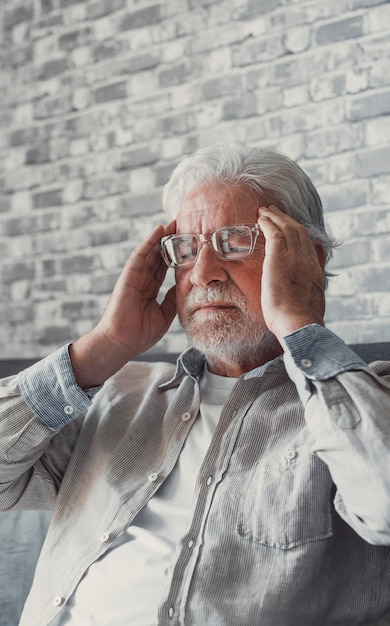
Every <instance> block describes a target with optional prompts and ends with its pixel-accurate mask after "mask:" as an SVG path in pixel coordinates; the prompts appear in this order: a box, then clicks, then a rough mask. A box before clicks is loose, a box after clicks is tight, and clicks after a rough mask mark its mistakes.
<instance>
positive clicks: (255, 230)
mask: <svg viewBox="0 0 390 626" xmlns="http://www.w3.org/2000/svg"><path fill="white" fill-rule="evenodd" d="M237 226H247V227H248V228H249V230H250V235H251V246H250V249H249V252H248V253H246V254H245V255H244V256H242V257H238V258H232V259H229V258H227V257H225V256H223V255H222V254H220V253H219V252H218V250H217V249H216V247H215V245H214V243H213V241H215V235H216V233H218V232H219V231H221V230H227V229H229V228H235V227H237ZM259 234H260V227H259V225H258V224H228V225H226V226H220V227H219V228H216V229H215V230H212V231H211V233H210V234H209V236H208V237H206V235H203V233H180V234H178V233H175V234H173V235H167V236H165V237H162V238H161V239H160V252H161V255H162V257H163V259H164V261H165V263H166V264H167V265H168V267H173V268H174V269H180V268H183V267H191V266H192V265H195V263H196V262H197V260H198V258H199V254H200V250H201V248H202V246H203V244H205V243H208V244H209V246H210V248H211V249H212V251H213V252H214V254H215V256H217V257H218V258H219V259H221V260H222V261H241V260H242V259H247V258H248V257H249V256H251V254H253V252H254V249H255V245H256V241H257V238H258V236H259ZM176 237H195V239H196V241H197V242H198V250H197V253H196V256H194V258H193V259H192V261H190V262H189V263H184V264H183V265H178V264H177V263H175V262H174V261H171V260H170V257H169V255H168V253H167V251H166V247H165V242H166V241H169V240H171V239H174V238H176Z"/></svg>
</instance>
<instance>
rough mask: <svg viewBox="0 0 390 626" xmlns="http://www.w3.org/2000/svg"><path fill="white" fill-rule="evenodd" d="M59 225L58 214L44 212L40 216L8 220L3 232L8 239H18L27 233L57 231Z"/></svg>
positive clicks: (26, 216)
mask: <svg viewBox="0 0 390 626" xmlns="http://www.w3.org/2000/svg"><path fill="white" fill-rule="evenodd" d="M60 224H61V221H60V216H59V215H58V213H46V212H45V213H44V214H42V215H33V216H31V215H23V216H21V217H13V218H11V219H9V220H8V221H7V222H6V224H5V232H6V234H7V235H8V236H9V237H18V236H21V235H26V234H29V233H37V232H48V231H52V230H57V229H58V228H59V227H60Z"/></svg>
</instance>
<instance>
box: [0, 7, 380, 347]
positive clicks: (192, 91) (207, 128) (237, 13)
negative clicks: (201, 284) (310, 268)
mask: <svg viewBox="0 0 390 626" xmlns="http://www.w3.org/2000/svg"><path fill="white" fill-rule="evenodd" d="M0 12H1V30H2V42H3V43H2V62H3V63H2V64H3V73H2V82H1V87H0V89H1V94H0V96H1V98H0V99H1V103H2V104H1V106H2V114H1V122H0V123H1V139H0V162H1V168H0V181H1V194H2V195H1V202H0V271H1V300H0V315H1V325H0V351H1V355H2V358H4V357H18V356H24V357H28V356H33V357H36V356H41V355H44V354H46V353H47V352H49V351H50V350H51V349H53V348H55V347H57V346H59V345H61V344H62V343H63V342H65V341H68V340H72V339H74V338H75V337H77V336H78V335H79V334H80V333H83V332H85V331H86V330H88V329H89V328H90V327H91V326H92V325H93V324H94V323H95V322H96V320H97V319H98V318H99V316H100V314H101V311H102V310H103V308H104V306H105V303H106V301H107V297H108V294H109V293H110V291H111V289H112V286H113V284H114V281H115V279H116V277H117V276H118V273H119V271H120V268H121V266H122V264H123V262H124V259H125V258H126V257H127V255H128V254H129V252H130V251H131V249H132V248H133V247H134V245H135V244H136V243H137V241H139V239H140V238H141V237H142V234H143V232H145V230H149V229H150V228H151V226H153V225H155V224H156V223H158V222H160V221H161V220H163V219H164V217H163V215H162V213H161V210H160V192H161V187H162V185H163V184H164V183H165V181H166V180H167V178H168V176H169V174H170V172H171V170H172V168H173V167H174V165H175V164H176V163H177V161H178V160H179V159H180V158H181V157H182V156H183V155H184V154H186V153H188V152H191V151H192V150H194V149H196V148H197V147H200V146H203V145H206V144H209V143H211V142H213V141H214V138H215V136H216V135H217V136H221V137H222V138H225V139H227V140H237V141H246V142H249V143H251V144H255V145H263V146H270V147H273V148H276V149H279V150H282V151H284V152H286V153H287V154H289V155H290V156H291V157H292V158H294V159H296V160H298V162H299V163H300V164H301V165H302V167H303V168H304V169H305V170H306V171H307V172H308V173H309V175H310V176H311V177H312V178H313V180H314V182H315V183H316V185H317V186H318V189H319V191H320V193H321V195H322V198H323V201H324V205H325V211H326V221H327V224H328V227H329V230H330V231H331V233H332V234H333V236H336V237H337V238H338V239H340V240H342V241H343V242H344V243H343V246H342V247H340V248H339V249H338V250H337V252H336V257H335V260H334V262H333V264H332V268H333V271H334V272H336V273H337V274H338V276H337V278H334V279H333V280H332V281H331V285H330V288H329V292H328V310H327V321H328V324H329V326H330V327H331V328H332V329H334V330H335V331H336V332H338V333H339V334H340V335H341V336H342V337H343V338H344V339H346V340H347V341H351V342H354V341H375V340H376V341H380V340H384V339H390V330H389V314H390V293H389V287H390V200H389V191H388V190H389V183H390V145H389V138H390V116H389V113H390V64H389V51H390V4H389V3H388V2H383V1H379V0H328V1H327V2H324V1H323V0H165V1H164V2H163V1H160V2H159V1H158V0H149V1H146V0H88V1H77V0H22V1H19V0H2V2H1V4H0ZM184 345H185V339H184V337H183V334H182V333H181V330H180V327H179V325H178V324H177V323H176V322H175V323H174V325H173V327H172V329H171V331H170V332H169V334H168V335H167V337H165V338H164V339H163V340H162V342H161V344H160V345H159V348H161V350H179V349H181V348H182V347H183V346H184Z"/></svg>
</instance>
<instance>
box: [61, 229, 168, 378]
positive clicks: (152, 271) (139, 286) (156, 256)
mask: <svg viewBox="0 0 390 626" xmlns="http://www.w3.org/2000/svg"><path fill="white" fill-rule="evenodd" d="M174 232H175V221H172V222H170V223H169V224H168V226H166V227H164V226H161V225H159V226H157V227H156V228H155V229H154V230H153V232H152V233H151V234H150V235H149V236H148V237H147V238H146V239H145V240H144V241H143V242H142V243H141V244H140V245H139V246H138V247H137V248H136V249H135V250H134V252H133V253H132V254H131V255H130V257H129V258H128V260H127V262H126V265H125V267H124V269H123V271H122V273H121V275H120V277H119V279H118V281H117V283H116V285H115V287H114V290H113V293H112V295H111V297H110V300H109V302H108V305H107V308H106V309H105V311H104V313H103V316H102V318H101V320H100V321H99V322H98V324H97V325H96V326H95V328H93V329H92V330H91V331H90V332H89V333H87V334H86V335H84V336H83V337H81V338H80V339H78V340H77V341H76V342H75V343H74V344H72V346H71V348H70V356H71V360H72V366H73V370H74V373H75V376H76V380H77V383H78V385H79V386H80V387H82V388H83V389H86V388H88V387H94V386H98V385H100V384H102V383H103V382H104V381H105V380H107V378H109V377H110V376H112V375H113V374H114V373H115V372H117V371H118V370H119V369H120V368H121V367H122V366H123V365H125V363H126V362H127V361H129V360H131V359H133V358H135V357H136V356H137V355H138V354H140V353H142V352H144V351H145V350H147V349H148V348H150V347H152V346H153V345H154V344H155V343H157V341H159V339H161V337H162V336H163V335H164V334H165V333H166V331H167V330H168V328H169V326H170V325H171V323H172V321H173V318H174V317H175V314H176V297H175V287H171V288H170V289H169V290H168V292H167V293H166V295H165V298H164V299H163V301H162V302H161V303H158V302H157V296H158V293H159V290H160V287H161V285H162V283H163V281H164V278H165V275H166V271H167V266H166V264H165V263H164V261H163V259H162V257H161V254H160V249H159V242H160V239H161V237H163V236H164V235H169V234H172V233H174Z"/></svg>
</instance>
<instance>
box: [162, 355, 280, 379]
mask: <svg viewBox="0 0 390 626" xmlns="http://www.w3.org/2000/svg"><path fill="white" fill-rule="evenodd" d="M205 363H206V357H205V356H204V354H202V353H201V352H199V350H197V349H196V348H192V347H190V348H187V350H185V351H184V352H182V353H181V355H180V356H179V357H178V359H177V361H176V370H175V373H174V375H173V376H172V378H170V379H169V380H168V381H167V382H165V383H162V384H161V385H159V388H160V389H170V388H172V387H177V386H178V384H179V382H180V381H181V379H182V378H183V376H184V375H185V374H187V375H188V376H191V378H195V379H197V380H199V378H200V376H201V374H202V372H203V369H204V366H205ZM281 364H283V356H282V355H280V356H277V357H276V358H275V359H272V361H268V362H267V363H264V365H260V366H259V367H255V368H254V369H253V370H251V371H250V372H247V373H246V374H244V375H243V378H244V379H245V380H247V379H250V378H261V377H262V376H264V374H265V372H266V371H268V372H269V373H270V372H272V371H275V370H278V369H279V368H280V366H281Z"/></svg>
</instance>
